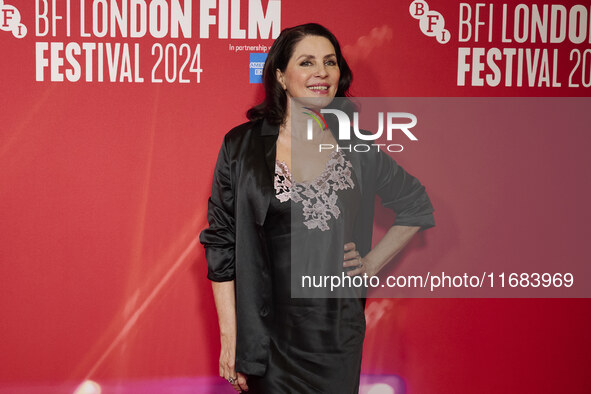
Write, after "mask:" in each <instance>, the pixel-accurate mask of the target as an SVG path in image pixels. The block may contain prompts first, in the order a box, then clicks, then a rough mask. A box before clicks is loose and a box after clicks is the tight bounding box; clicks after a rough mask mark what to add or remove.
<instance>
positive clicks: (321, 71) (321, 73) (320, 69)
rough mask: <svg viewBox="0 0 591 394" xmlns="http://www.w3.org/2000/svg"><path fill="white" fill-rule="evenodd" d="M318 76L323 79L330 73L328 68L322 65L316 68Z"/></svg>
mask: <svg viewBox="0 0 591 394" xmlns="http://www.w3.org/2000/svg"><path fill="white" fill-rule="evenodd" d="M316 75H317V76H319V77H323V78H324V77H326V76H327V75H328V71H327V70H326V66H325V65H324V64H320V65H319V66H318V67H317V68H316Z"/></svg>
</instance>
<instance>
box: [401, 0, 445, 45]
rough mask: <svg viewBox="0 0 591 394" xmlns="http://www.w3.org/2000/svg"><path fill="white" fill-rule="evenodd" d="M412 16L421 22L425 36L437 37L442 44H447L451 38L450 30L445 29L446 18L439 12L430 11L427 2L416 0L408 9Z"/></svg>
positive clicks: (420, 25)
mask: <svg viewBox="0 0 591 394" xmlns="http://www.w3.org/2000/svg"><path fill="white" fill-rule="evenodd" d="M408 11H409V12H410V16H412V17H413V18H415V19H418V21H419V27H420V28H421V31H422V32H423V34H424V35H426V36H428V37H435V38H436V39H437V41H438V42H439V43H440V44H447V43H448V42H449V39H450V38H451V34H450V33H449V30H447V29H446V28H445V18H443V15H441V14H440V13H439V12H437V11H435V10H430V9H429V5H428V4H427V2H426V1H425V0H415V1H413V2H412V3H411V4H410V7H409V8H408Z"/></svg>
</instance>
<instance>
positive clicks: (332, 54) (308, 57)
mask: <svg viewBox="0 0 591 394" xmlns="http://www.w3.org/2000/svg"><path fill="white" fill-rule="evenodd" d="M333 56H334V57H336V56H337V55H336V54H334V53H330V54H328V55H326V56H324V58H325V59H326V58H329V57H333ZM301 58H305V59H315V58H316V56H314V55H300V56H298V57H297V59H296V60H300V59H301Z"/></svg>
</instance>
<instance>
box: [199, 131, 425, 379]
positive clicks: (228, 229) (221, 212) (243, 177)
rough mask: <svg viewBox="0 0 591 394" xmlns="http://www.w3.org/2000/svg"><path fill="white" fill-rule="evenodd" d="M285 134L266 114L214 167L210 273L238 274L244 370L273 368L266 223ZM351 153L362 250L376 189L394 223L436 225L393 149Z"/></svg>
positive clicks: (214, 276) (219, 276)
mask: <svg viewBox="0 0 591 394" xmlns="http://www.w3.org/2000/svg"><path fill="white" fill-rule="evenodd" d="M332 129H334V128H331V130H332ZM278 134H279V128H278V127H277V126H273V125H271V124H269V123H268V122H266V121H256V122H248V123H245V124H242V125H240V126H238V127H236V128H234V129H232V130H231V131H230V132H229V133H228V134H226V136H225V137H224V141H223V144H222V147H221V150H220V153H219V156H218V160H217V163H216V167H215V170H214V177H213V185H212V193H211V197H210V199H209V204H208V222H209V227H208V228H206V229H204V230H203V231H202V233H201V235H200V240H201V243H202V244H203V245H204V247H205V255H206V259H207V263H208V278H209V279H210V280H213V281H229V280H235V286H236V318H237V345H236V371H238V372H242V373H245V374H247V375H254V376H263V375H264V374H265V371H266V370H267V365H268V360H269V355H270V350H271V335H270V333H271V332H272V330H273V320H272V316H271V313H270V312H271V311H272V305H273V280H272V276H271V275H272V273H271V271H270V270H271V268H270V267H271V266H272V264H271V261H270V256H269V252H268V245H267V243H268V242H269V241H268V240H267V235H266V232H265V229H264V224H265V219H266V217H267V213H268V211H269V209H270V203H271V199H272V198H274V195H275V191H274V187H273V178H274V173H275V157H276V141H277V136H278ZM335 138H337V141H338V136H335ZM352 142H353V143H354V142H355V141H347V145H348V144H350V143H352ZM345 156H346V158H347V160H349V161H350V162H351V164H352V168H353V171H354V173H355V177H356V179H357V186H358V191H359V193H360V204H359V212H358V214H357V215H356V220H355V224H354V226H353V231H352V240H353V242H355V244H356V245H357V250H358V251H359V253H360V254H361V255H362V256H363V255H365V254H367V253H368V252H369V250H370V248H371V242H372V230H373V216H374V202H375V198H376V196H380V197H381V201H382V204H383V205H384V206H385V207H387V208H390V209H392V210H394V212H396V219H395V221H394V225H403V226H421V227H422V228H428V227H432V226H434V219H433V215H432V213H433V207H432V205H431V202H430V200H429V197H428V196H427V194H426V192H425V188H424V187H423V186H422V185H421V183H420V182H419V181H418V180H417V179H416V178H414V177H413V176H411V175H410V174H408V173H407V172H406V171H404V170H403V169H402V168H401V167H400V166H398V164H397V163H396V162H395V161H394V160H393V159H392V158H390V157H389V156H388V155H387V154H385V153H383V152H364V153H356V152H345Z"/></svg>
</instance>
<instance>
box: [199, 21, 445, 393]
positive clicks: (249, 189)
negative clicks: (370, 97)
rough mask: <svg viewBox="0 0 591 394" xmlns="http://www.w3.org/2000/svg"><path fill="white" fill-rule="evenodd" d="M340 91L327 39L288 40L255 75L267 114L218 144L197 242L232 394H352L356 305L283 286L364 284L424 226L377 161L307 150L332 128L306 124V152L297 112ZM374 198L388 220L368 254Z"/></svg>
mask: <svg viewBox="0 0 591 394" xmlns="http://www.w3.org/2000/svg"><path fill="white" fill-rule="evenodd" d="M351 79H352V76H351V71H350V69H349V67H348V65H347V62H346V61H345V59H344V58H343V55H342V53H341V49H340V46H339V43H338V41H337V40H336V38H335V37H334V35H333V34H332V33H330V32H329V31H328V30H327V29H326V28H324V27H322V26H320V25H317V24H306V25H300V26H296V27H293V28H290V29H285V30H284V31H283V32H282V33H281V34H280V35H279V37H278V38H277V40H276V41H275V43H274V44H273V46H272V47H271V49H270V51H269V55H268V57H267V60H266V62H265V66H264V69H263V83H264V87H265V93H266V96H265V100H264V101H263V103H261V104H260V105H258V106H256V107H253V108H251V109H250V110H249V111H248V113H247V116H248V117H249V119H250V120H251V121H250V122H248V123H245V124H243V125H240V126H238V127H236V128H234V129H232V130H231V131H230V132H229V133H228V134H226V136H225V138H224V142H223V145H222V148H221V150H220V153H219V156H218V161H217V164H216V169H215V172H214V179H213V187H212V194H211V198H210V199H209V207H208V221H209V227H208V228H206V229H205V230H203V232H202V233H201V242H202V243H203V245H204V246H205V253H206V258H207V262H208V268H209V270H208V277H209V279H210V280H212V281H213V291H214V298H215V302H216V308H217V312H218V319H219V325H220V334H221V352H220V360H219V373H220V376H222V377H223V378H225V379H227V380H228V382H229V383H230V384H232V386H233V387H234V389H235V390H236V391H238V392H241V391H242V390H248V391H249V393H273V394H275V393H310V392H321V393H357V392H358V390H359V377H360V371H361V353H362V349H363V340H364V336H365V316H364V306H365V299H364V298H363V291H359V292H350V291H348V290H347V289H341V290H343V291H339V292H337V293H336V296H335V295H334V294H332V295H330V296H328V295H327V293H326V291H324V289H303V288H302V287H300V288H299V289H298V286H297V285H296V286H295V287H294V283H301V281H300V280H299V277H302V278H303V276H304V275H320V274H328V275H341V276H343V275H344V276H349V277H353V276H365V275H367V276H369V277H373V276H375V275H376V274H377V273H378V272H379V271H380V270H381V269H382V268H383V267H384V265H385V264H386V263H387V262H388V261H390V260H391V259H392V258H393V257H394V256H395V255H396V254H397V253H398V252H399V251H400V250H401V249H402V248H403V247H404V246H405V245H406V243H407V242H408V241H409V240H410V239H411V237H412V236H413V235H414V234H415V233H416V232H417V231H418V230H419V229H421V228H428V227H431V226H433V225H434V222H433V216H432V212H433V208H432V206H431V202H430V201H429V198H428V196H427V194H426V193H425V189H424V187H423V186H422V185H421V184H420V183H419V181H418V180H417V179H416V178H413V177H412V176H411V175H409V174H408V173H406V172H405V171H404V170H403V169H402V168H400V167H399V166H398V165H397V164H396V162H394V161H393V160H392V159H391V158H390V157H389V156H387V155H386V154H385V153H384V152H364V153H359V152H354V151H349V152H345V153H344V152H342V151H339V150H338V149H332V150H330V149H327V150H326V151H324V150H322V151H321V152H318V143H325V144H332V145H333V146H337V139H338V128H337V127H332V126H331V124H330V123H321V122H318V124H316V125H314V124H312V123H313V122H310V124H311V126H310V127H312V132H311V136H312V138H311V139H308V138H307V136H308V135H310V134H309V130H308V127H307V125H308V124H309V123H308V119H309V117H308V116H302V112H305V113H310V112H311V113H317V112H318V111H319V110H321V109H322V108H324V107H326V106H328V105H332V102H333V99H334V98H335V97H345V96H346V95H347V92H348V90H349V86H350V84H351ZM308 111H309V112H308ZM296 157H297V160H292V158H296ZM376 195H379V196H380V197H381V199H382V204H383V205H384V206H386V207H390V208H392V209H393V210H394V211H395V212H396V213H397V219H396V221H395V223H394V225H393V226H392V228H391V229H390V230H388V232H387V233H386V235H385V236H384V238H383V239H382V240H381V241H380V242H378V244H377V245H376V246H375V247H374V248H373V249H372V248H371V244H372V228H373V209H374V203H375V198H376ZM302 290H303V292H302ZM317 290H320V291H317ZM349 290H350V289H349Z"/></svg>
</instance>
